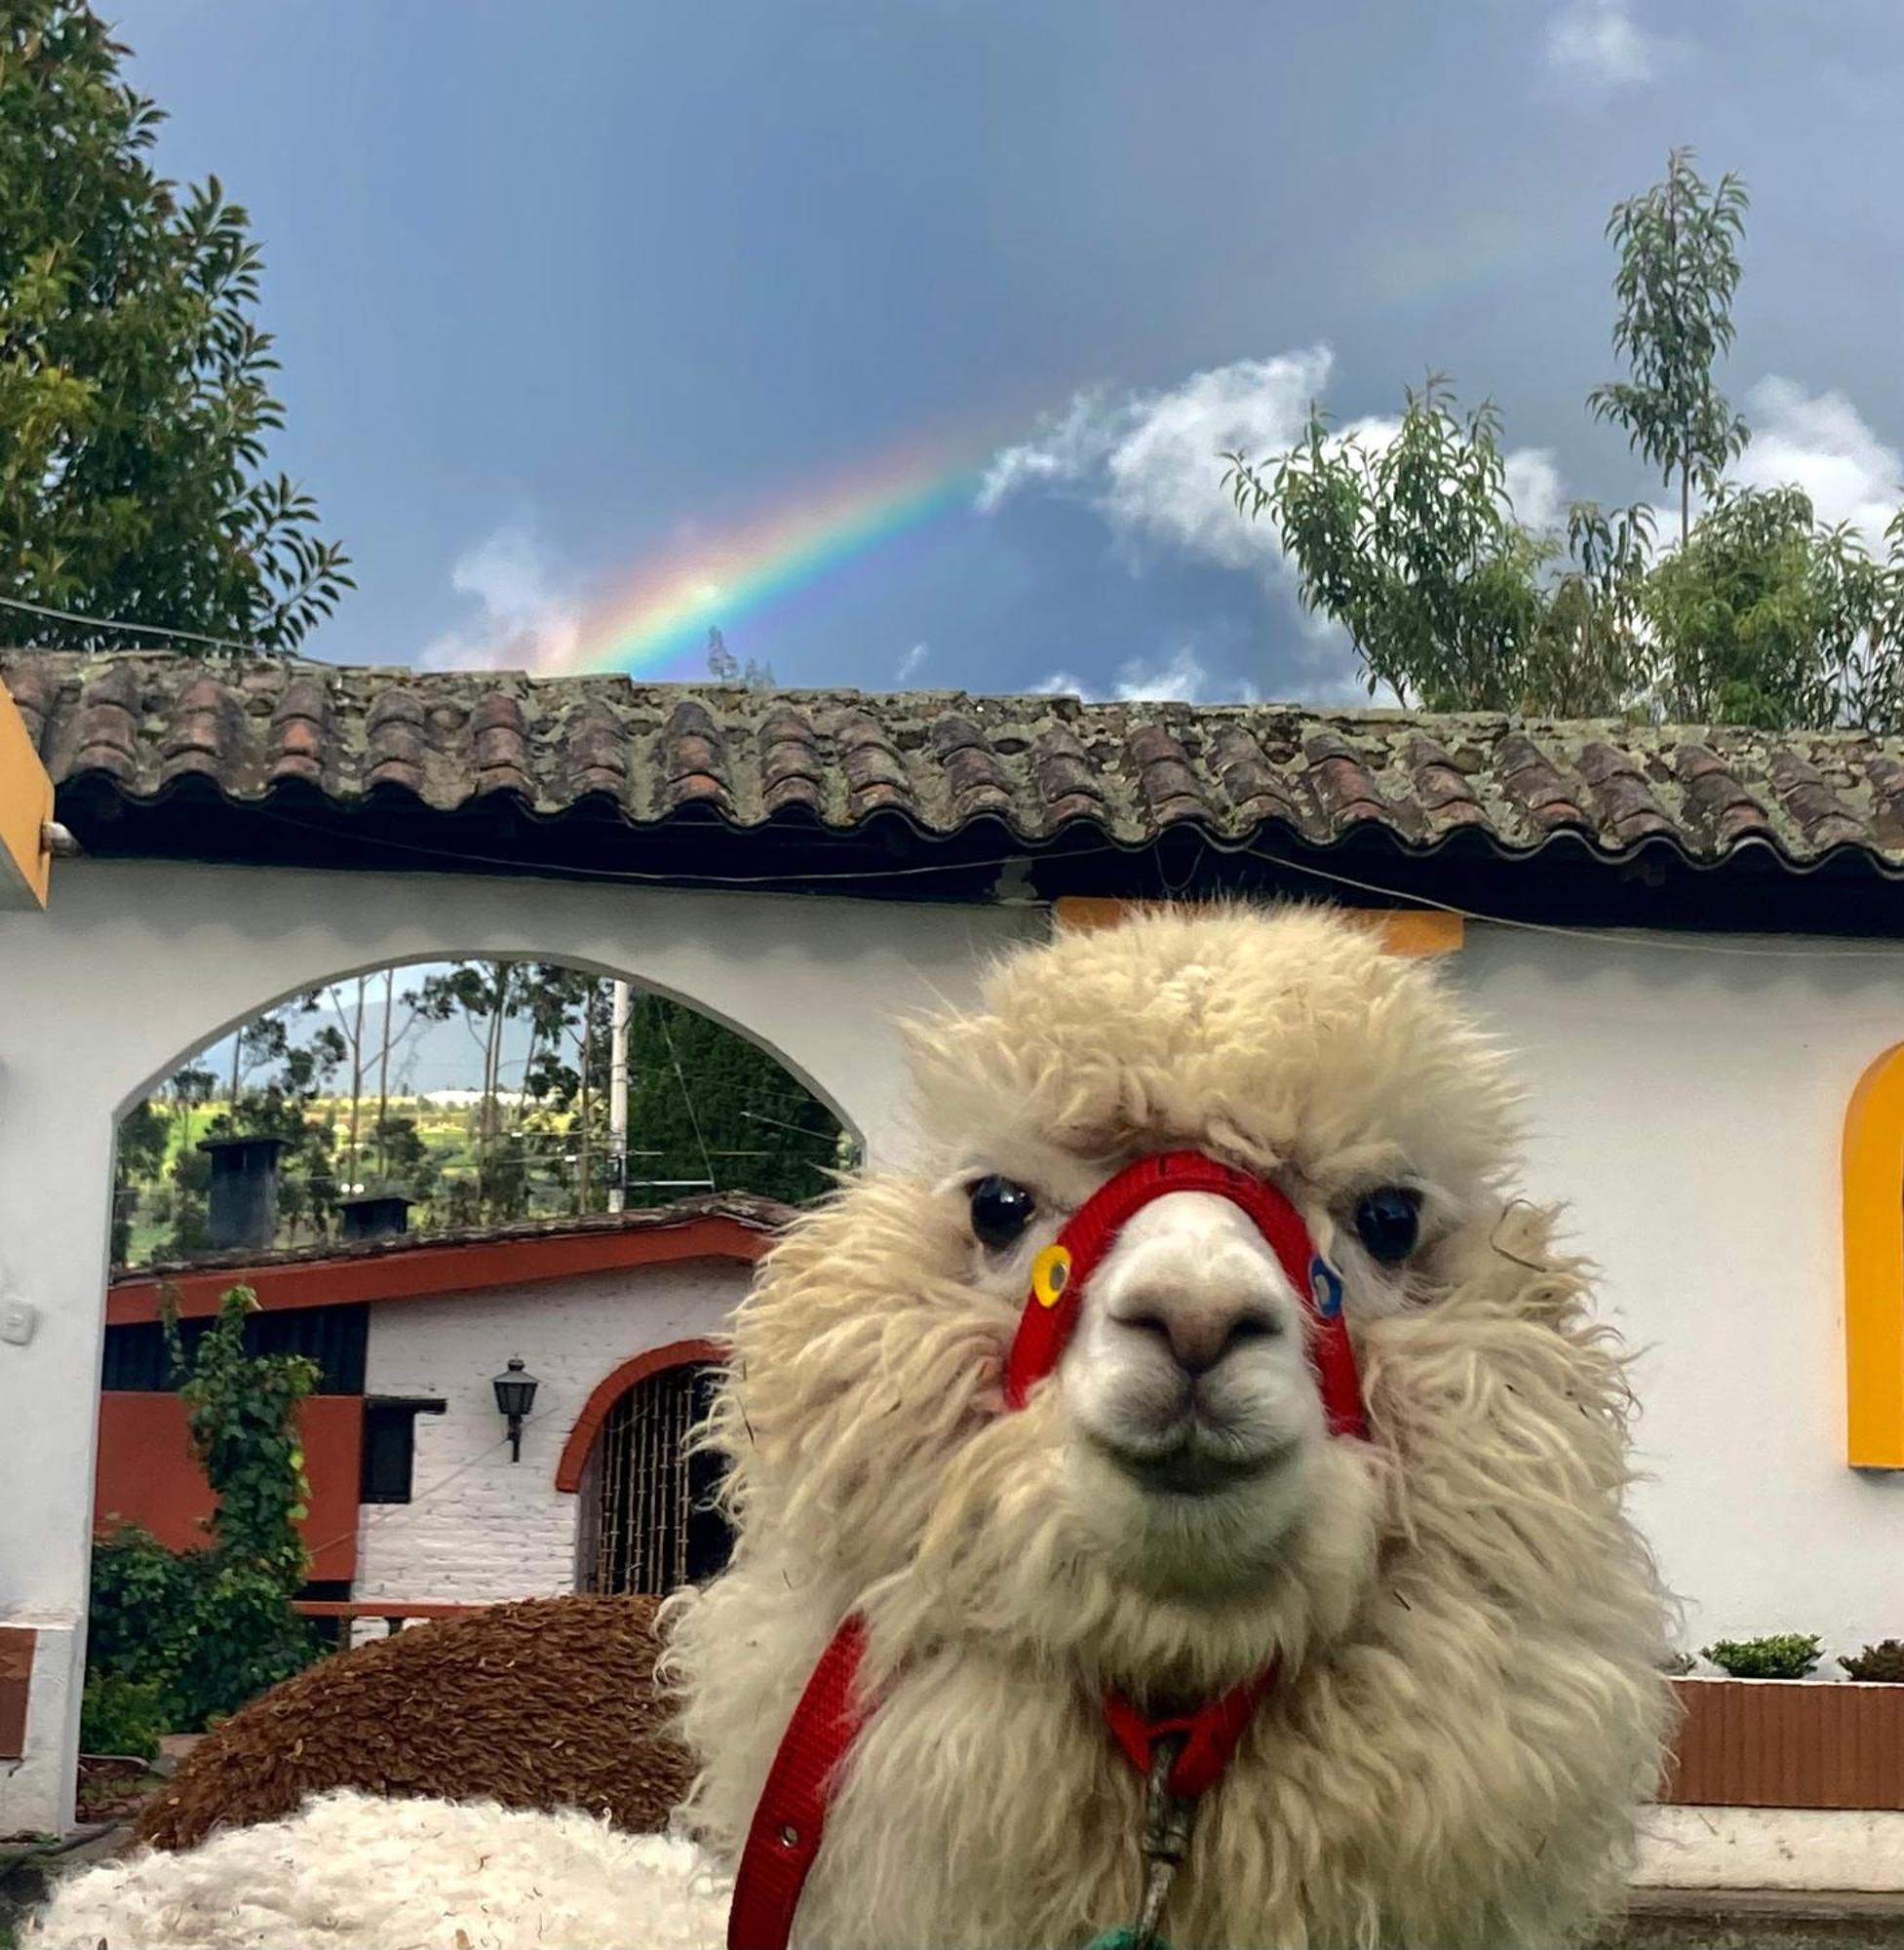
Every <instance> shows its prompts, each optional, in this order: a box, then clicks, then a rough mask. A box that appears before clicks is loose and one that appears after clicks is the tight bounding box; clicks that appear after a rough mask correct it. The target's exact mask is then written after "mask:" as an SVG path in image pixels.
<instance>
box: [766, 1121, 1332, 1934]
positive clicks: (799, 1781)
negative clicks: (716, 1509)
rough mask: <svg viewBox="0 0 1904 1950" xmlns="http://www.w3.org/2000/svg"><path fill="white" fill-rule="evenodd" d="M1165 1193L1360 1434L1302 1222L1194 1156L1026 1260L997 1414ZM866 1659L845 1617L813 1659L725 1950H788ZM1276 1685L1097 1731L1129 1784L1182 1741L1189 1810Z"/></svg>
mask: <svg viewBox="0 0 1904 1950" xmlns="http://www.w3.org/2000/svg"><path fill="white" fill-rule="evenodd" d="M1173 1191H1207V1192H1213V1193H1215V1194H1216V1195H1217V1196H1218V1197H1221V1198H1227V1199H1228V1200H1230V1202H1231V1203H1232V1204H1234V1205H1237V1206H1240V1207H1241V1208H1242V1210H1243V1211H1245V1212H1246V1213H1248V1214H1249V1216H1250V1218H1251V1219H1252V1220H1253V1221H1254V1222H1255V1223H1256V1226H1257V1228H1258V1229H1259V1230H1260V1231H1261V1232H1262V1233H1263V1237H1264V1238H1265V1239H1266V1240H1267V1241H1268V1242H1269V1245H1270V1247H1271V1249H1272V1250H1273V1251H1274V1252H1275V1255H1276V1258H1277V1260H1278V1261H1279V1262H1280V1263H1281V1265H1282V1267H1283V1271H1284V1273H1285V1274H1286V1275H1287V1276H1288V1279H1289V1281H1290V1284H1291V1285H1292V1286H1294V1287H1295V1289H1296V1291H1297V1293H1298V1294H1299V1295H1301V1296H1302V1299H1303V1300H1304V1301H1305V1303H1306V1304H1307V1306H1309V1309H1310V1311H1311V1314H1312V1329H1313V1331H1312V1335H1311V1339H1310V1344H1309V1346H1310V1358H1311V1359H1312V1361H1313V1362H1314V1364H1315V1369H1316V1378H1317V1383H1318V1385H1319V1387H1320V1388H1321V1392H1322V1400H1323V1407H1324V1409H1325V1411H1326V1413H1327V1415H1328V1420H1329V1428H1330V1432H1331V1433H1332V1434H1335V1435H1354V1436H1361V1437H1366V1436H1367V1434H1368V1432H1369V1430H1368V1419H1367V1416H1366V1413H1365V1412H1364V1409H1363V1405H1362V1389H1361V1384H1360V1380H1359V1378H1358V1376H1357V1374H1356V1371H1355V1353H1354V1349H1353V1348H1352V1346H1351V1345H1350V1344H1349V1339H1348V1330H1347V1327H1346V1325H1345V1323H1344V1322H1343V1320H1342V1311H1341V1299H1342V1286H1341V1279H1340V1277H1339V1276H1338V1275H1337V1273H1336V1272H1335V1270H1334V1268H1333V1267H1330V1265H1329V1264H1328V1262H1327V1261H1326V1260H1324V1259H1323V1258H1322V1257H1321V1255H1320V1254H1318V1253H1317V1252H1316V1251H1315V1248H1314V1246H1313V1245H1312V1243H1311V1242H1310V1239H1309V1232H1308V1228H1307V1227H1306V1226H1305V1225H1304V1224H1303V1223H1302V1214H1301V1213H1299V1212H1298V1211H1297V1210H1296V1208H1295V1206H1293V1205H1292V1204H1291V1203H1290V1202H1289V1200H1288V1199H1287V1198H1286V1197H1284V1195H1283V1194H1282V1193H1281V1192H1280V1191H1279V1190H1277V1189H1276V1188H1275V1187H1274V1186H1272V1185H1269V1184H1267V1183H1266V1182H1265V1181H1263V1180H1262V1179H1258V1178H1252V1177H1250V1175H1249V1174H1248V1173H1247V1172H1241V1171H1237V1170H1236V1169H1234V1168H1233V1167H1232V1166H1229V1165H1225V1164H1221V1163H1219V1162H1218V1161H1217V1160H1216V1159H1215V1158H1209V1157H1205V1156H1204V1155H1203V1154H1202V1153H1201V1152H1200V1151H1171V1152H1167V1153H1165V1154H1163V1155H1161V1156H1158V1157H1149V1158H1140V1159H1139V1160H1138V1162H1137V1163H1135V1164H1133V1165H1130V1166H1127V1167H1126V1168H1125V1169H1124V1170H1123V1171H1121V1172H1119V1173H1118V1174H1117V1175H1116V1177H1114V1178H1112V1179H1110V1180H1108V1181H1107V1183H1106V1184H1104V1185H1102V1186H1100V1187H1099V1188H1098V1189H1097V1191H1096V1192H1094V1193H1093V1194H1092V1196H1091V1197H1090V1198H1088V1199H1087V1200H1086V1201H1085V1202H1084V1204H1083V1205H1081V1206H1080V1207H1079V1208H1078V1210H1077V1211H1076V1212H1075V1213H1074V1214H1073V1215H1072V1216H1071V1219H1070V1221H1069V1224H1068V1225H1067V1226H1066V1227H1065V1229H1064V1230H1063V1231H1062V1232H1061V1233H1060V1234H1059V1235H1058V1238H1057V1240H1056V1241H1055V1242H1054V1244H1052V1245H1050V1246H1048V1247H1046V1248H1045V1250H1044V1252H1043V1253H1041V1254H1040V1255H1039V1256H1038V1265H1037V1270H1036V1273H1035V1274H1034V1276H1033V1280H1032V1291H1031V1297H1030V1300H1028V1301H1027V1303H1026V1306H1025V1312H1024V1314H1023V1315H1022V1316H1021V1317H1020V1320H1019V1325H1018V1333H1017V1336H1016V1338H1015V1339H1014V1340H1013V1342H1012V1347H1011V1353H1010V1355H1009V1357H1008V1358H1007V1361H1006V1364H1005V1377H1004V1384H1005V1402H1006V1406H1007V1407H1008V1408H1012V1409H1018V1408H1023V1407H1024V1405H1025V1403H1026V1401H1027V1400H1028V1399H1029V1397H1030V1391H1031V1389H1032V1387H1033V1386H1034V1385H1035V1384H1037V1383H1038V1382H1040V1381H1042V1380H1043V1379H1044V1378H1045V1377H1046V1376H1047V1375H1049V1374H1050V1373H1051V1372H1052V1371H1053V1370H1054V1369H1055V1368H1056V1367H1057V1365H1058V1362H1059V1359H1060V1357H1061V1356H1062V1355H1063V1353H1064V1351H1065V1346H1066V1345H1067V1343H1068V1342H1069V1339H1070V1335H1071V1331H1072V1329H1073V1328H1074V1327H1075V1326H1076V1324H1077V1314H1078V1308H1079V1306H1080V1305H1081V1304H1082V1300H1083V1295H1084V1288H1085V1285H1086V1283H1087V1282H1088V1281H1089V1279H1090V1276H1091V1274H1092V1272H1093V1271H1094V1270H1095V1269H1096V1268H1097V1267H1098V1266H1099V1265H1101V1264H1102V1262H1103V1260H1104V1258H1105V1255H1106V1254H1107V1253H1108V1252H1109V1250H1110V1248H1111V1245H1112V1244H1113V1243H1114V1241H1115V1239H1116V1237H1117V1234H1118V1232H1119V1231H1120V1230H1121V1229H1122V1228H1123V1227H1124V1226H1125V1225H1126V1224H1127V1223H1128V1221H1129V1220H1130V1218H1131V1216H1132V1215H1133V1214H1134V1213H1135V1212H1137V1211H1139V1210H1140V1209H1141V1208H1142V1207H1144V1206H1146V1205H1147V1204H1148V1203H1149V1202H1150V1200H1151V1199H1153V1198H1161V1197H1163V1196H1164V1195H1165V1194H1166V1193H1168V1192H1173ZM865 1650H866V1625H865V1621H864V1620H863V1619H862V1618H860V1617H859V1616H858V1615H857V1614H855V1615H854V1616H852V1617H851V1618H847V1620H846V1621H845V1623H844V1624H842V1625H841V1626H840V1628H839V1630H838V1631H837V1632H836V1633H835V1636H834V1639H833V1643H832V1644H831V1645H829V1646H828V1647H827V1650H826V1651H825V1653H824V1654H822V1655H821V1658H820V1663H819V1664H818V1665H817V1666H816V1667H815V1668H814V1670H813V1676H812V1677H811V1678H810V1679H809V1680H808V1681H807V1683H806V1691H805V1692H804V1693H802V1694H801V1696H800V1701H799V1704H798V1705H797V1707H796V1708H795V1709H794V1717H793V1719H792V1720H791V1721H790V1722H789V1723H788V1727H787V1732H786V1735H785V1736H784V1737H783V1738H782V1740H781V1743H780V1750H779V1752H778V1753H777V1754H776V1755H775V1756H774V1762H773V1766H772V1767H771V1768H770V1769H769V1770H768V1773H767V1779H766V1785H765V1786H764V1787H763V1788H762V1789H761V1792H760V1800H759V1804H758V1807H757V1808H756V1809H755V1811H754V1820H753V1823H752V1825H751V1826H750V1827H749V1829H748V1834H747V1845H746V1847H745V1849H744V1850H743V1851H742V1852H741V1862H740V1869H739V1872H738V1873H737V1875H736V1877H735V1880H734V1899H733V1904H732V1907H731V1908H730V1909H729V1911H728V1915H727V1950H787V1946H788V1943H789V1942H790V1941H791V1939H792V1936H793V1930H794V1915H795V1912H796V1910H797V1908H798V1907H799V1899H800V1891H802V1890H803V1889H804V1888H805V1886H806V1879H807V1876H808V1874H809V1873H810V1872H811V1870H812V1868H813V1864H814V1861H815V1859H816V1858H817V1857H818V1855H819V1852H820V1842H821V1837H822V1834H823V1832H824V1830H825V1827H826V1816H827V1809H828V1805H829V1803H830V1801H831V1799H832V1792H833V1785H834V1780H835V1774H836V1773H837V1770H838V1767H839V1764H840V1762H841V1761H842V1760H844V1759H845V1757H846V1752H847V1749H848V1748H850V1747H851V1746H852V1744H853V1741H854V1740H855V1739H856V1738H857V1737H858V1735H859V1732H860V1729H861V1728H862V1727H863V1726H864V1725H865V1723H866V1716H867V1712H868V1710H869V1708H868V1704H867V1702H866V1701H864V1700H863V1699H861V1698H860V1697H859V1696H858V1692H857V1684H858V1678H859V1669H860V1661H861V1658H862V1657H863V1655H864V1653H865ZM1274 1677H1275V1668H1274V1667H1273V1666H1271V1667H1270V1669H1269V1670H1267V1671H1265V1672H1263V1673H1260V1674H1258V1675H1257V1677H1256V1678H1254V1679H1251V1680H1247V1681H1245V1682H1244V1684H1243V1685H1241V1686H1238V1687H1235V1688H1232V1689H1231V1691H1229V1692H1228V1693H1225V1694H1224V1696H1222V1697H1221V1698H1219V1699H1214V1700H1212V1701H1210V1702H1209V1703H1208V1704H1207V1705H1205V1706H1203V1707H1200V1708H1199V1709H1198V1710H1197V1711H1196V1712H1194V1713H1188V1714H1184V1715H1181V1716H1177V1717H1172V1718H1164V1719H1157V1720H1151V1719H1146V1717H1145V1715H1144V1714H1142V1713H1141V1712H1139V1711H1138V1709H1137V1708H1136V1707H1135V1706H1133V1705H1131V1703H1130V1702H1129V1701H1128V1700H1126V1699H1125V1698H1123V1697H1122V1696H1120V1695H1117V1694H1115V1693H1113V1694H1110V1695H1108V1696H1107V1697H1106V1699H1105V1703H1104V1713H1105V1721H1106V1724H1107V1727H1108V1728H1109V1731H1110V1734H1111V1737H1112V1738H1113V1740H1114V1741H1115V1743H1116V1745H1117V1747H1118V1748H1119V1750H1120V1751H1121V1752H1122V1753H1123V1754H1124V1755H1125V1757H1126V1758H1127V1759H1128V1760H1129V1761H1130V1763H1131V1765H1132V1766H1133V1767H1134V1768H1135V1769H1136V1770H1137V1771H1138V1774H1140V1775H1141V1776H1147V1775H1148V1773H1149V1769H1150V1762H1151V1755H1152V1750H1153V1749H1154V1747H1155V1745H1156V1743H1157V1742H1158V1741H1159V1740H1161V1739H1164V1738H1167V1737H1169V1736H1171V1735H1179V1736H1182V1737H1183V1739H1184V1746H1183V1748H1182V1750H1181V1751H1180V1752H1179V1754H1178V1755H1177V1757H1176V1759H1175V1761H1174V1762H1173V1763H1172V1765H1171V1770H1170V1774H1169V1778H1168V1781H1167V1783H1166V1784H1167V1786H1168V1788H1169V1791H1170V1792H1171V1793H1172V1794H1173V1795H1176V1796H1178V1797H1180V1798H1182V1799H1184V1800H1194V1799H1195V1798H1196V1797H1197V1796H1199V1795H1201V1794H1202V1793H1204V1792H1205V1791H1206V1790H1207V1789H1208V1788H1210V1787H1211V1786H1212V1785H1214V1783H1215V1782H1216V1781H1217V1780H1218V1778H1219V1777H1220V1776H1221V1775H1222V1774H1223V1771H1224V1768H1225V1767H1226V1766H1227V1765H1228V1763H1229V1758H1230V1756H1231V1755H1232V1754H1233V1753H1234V1752H1235V1750H1236V1745H1237V1742H1238V1741H1239V1740H1241V1738H1242V1737H1243V1734H1244V1731H1245V1730H1246V1729H1247V1728H1248V1726H1249V1724H1250V1719H1251V1716H1252V1715H1253V1714H1254V1713H1255V1711H1256V1708H1257V1704H1258V1702H1259V1701H1260V1700H1261V1699H1262V1697H1263V1694H1264V1693H1265V1692H1266V1691H1267V1690H1268V1688H1269V1686H1270V1684H1271V1683H1272V1681H1273V1679H1274Z"/></svg>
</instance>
